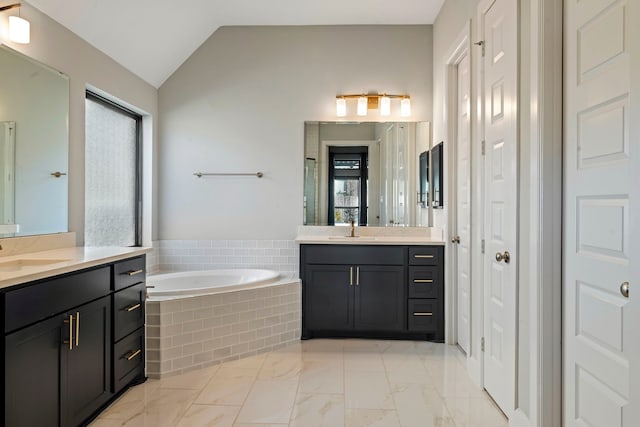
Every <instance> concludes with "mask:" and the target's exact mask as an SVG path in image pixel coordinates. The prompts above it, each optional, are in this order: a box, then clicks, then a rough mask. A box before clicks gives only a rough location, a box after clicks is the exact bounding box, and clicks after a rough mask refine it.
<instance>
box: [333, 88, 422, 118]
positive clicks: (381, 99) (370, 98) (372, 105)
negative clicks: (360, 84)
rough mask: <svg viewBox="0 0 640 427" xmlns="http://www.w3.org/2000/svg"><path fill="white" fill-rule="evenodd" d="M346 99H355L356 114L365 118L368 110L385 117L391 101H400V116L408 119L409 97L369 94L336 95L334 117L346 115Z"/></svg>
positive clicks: (409, 112)
mask: <svg viewBox="0 0 640 427" xmlns="http://www.w3.org/2000/svg"><path fill="white" fill-rule="evenodd" d="M347 99H357V100H358V102H357V109H356V114H357V115H358V116H366V115H367V111H368V110H377V109H378V108H379V109H380V115H381V116H384V117H387V116H390V115H391V99H400V115H401V116H402V117H409V116H410V115H411V98H410V97H409V95H388V94H377V93H369V94H363V95H337V96H336V115H337V116H338V117H345V116H346V115H347Z"/></svg>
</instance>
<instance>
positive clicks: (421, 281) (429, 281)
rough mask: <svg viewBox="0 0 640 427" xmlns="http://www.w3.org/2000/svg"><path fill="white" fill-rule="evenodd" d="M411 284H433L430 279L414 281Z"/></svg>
mask: <svg viewBox="0 0 640 427" xmlns="http://www.w3.org/2000/svg"><path fill="white" fill-rule="evenodd" d="M413 283H433V280H432V279H414V280H413Z"/></svg>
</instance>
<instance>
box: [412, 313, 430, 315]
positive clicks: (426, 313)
mask: <svg viewBox="0 0 640 427" xmlns="http://www.w3.org/2000/svg"><path fill="white" fill-rule="evenodd" d="M413 315H414V316H433V313H413Z"/></svg>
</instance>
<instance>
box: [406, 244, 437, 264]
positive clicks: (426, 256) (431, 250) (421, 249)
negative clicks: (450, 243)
mask: <svg viewBox="0 0 640 427" xmlns="http://www.w3.org/2000/svg"><path fill="white" fill-rule="evenodd" d="M443 249H444V248H442V247H440V246H411V247H409V265H442V254H443Z"/></svg>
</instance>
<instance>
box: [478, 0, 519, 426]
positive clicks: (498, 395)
mask: <svg viewBox="0 0 640 427" xmlns="http://www.w3.org/2000/svg"><path fill="white" fill-rule="evenodd" d="M517 3H518V2H515V1H513V0H495V1H492V2H487V3H485V5H486V7H485V8H483V9H481V15H480V17H481V26H480V28H481V29H482V31H483V34H484V36H483V40H484V45H483V46H482V50H483V51H484V57H483V61H482V65H483V68H484V80H483V82H484V83H483V97H484V137H485V169H484V170H485V188H486V196H485V226H484V230H485V244H486V250H485V253H486V255H485V269H484V270H485V276H484V295H485V298H484V301H485V303H484V339H485V353H484V386H485V389H486V390H487V392H489V394H490V395H491V396H492V397H493V399H494V400H495V401H496V403H497V404H498V405H499V406H500V408H501V409H502V411H503V412H504V413H505V414H507V416H509V414H510V413H511V411H512V410H513V409H514V406H515V355H516V353H515V351H516V286H517V282H516V278H517V276H516V270H517V268H516V267H517V260H518V258H517V253H516V251H517V234H516V233H517V214H518V212H517V188H518V187H517V185H518V174H517V172H518V166H517V164H518V157H517V153H518V139H517V114H518V112H517V101H518V98H517V89H518V85H517V83H518V82H517V73H518V61H517V59H518V58H517V55H518V52H517V40H518V37H517V22H518V16H517ZM481 7H482V6H481Z"/></svg>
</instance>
